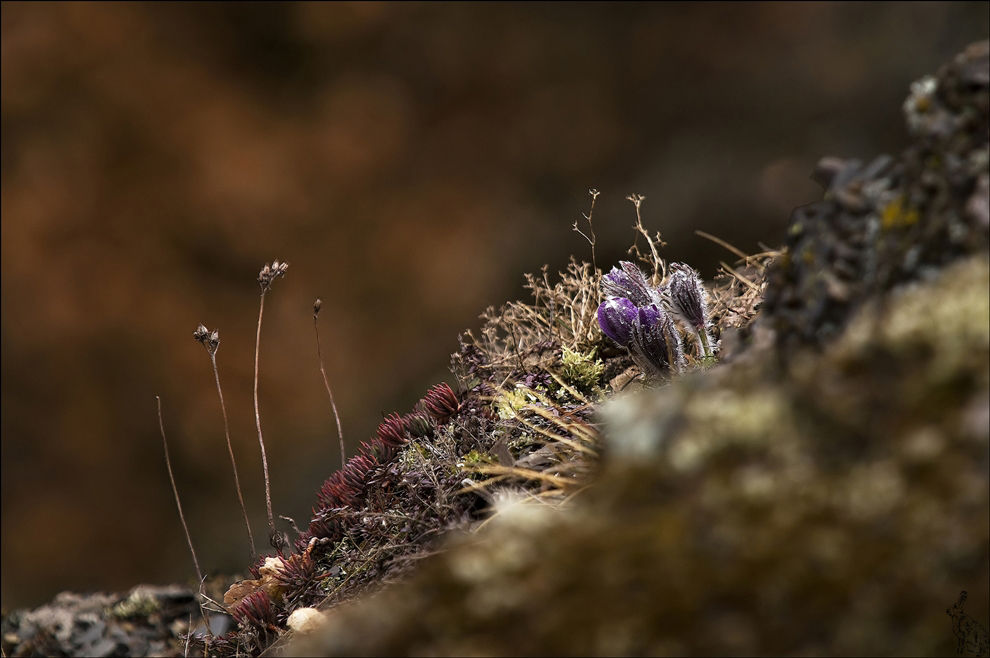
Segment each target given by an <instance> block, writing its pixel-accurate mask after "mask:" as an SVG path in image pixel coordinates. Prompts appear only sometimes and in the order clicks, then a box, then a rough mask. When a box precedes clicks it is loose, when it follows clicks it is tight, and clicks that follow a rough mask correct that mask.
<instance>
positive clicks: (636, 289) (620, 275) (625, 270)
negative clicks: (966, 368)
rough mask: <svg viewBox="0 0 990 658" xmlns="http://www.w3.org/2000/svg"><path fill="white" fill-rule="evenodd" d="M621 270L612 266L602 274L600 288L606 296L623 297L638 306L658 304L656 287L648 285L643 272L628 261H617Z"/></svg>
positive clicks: (658, 298) (658, 297) (658, 296)
mask: <svg viewBox="0 0 990 658" xmlns="http://www.w3.org/2000/svg"><path fill="white" fill-rule="evenodd" d="M619 266H620V267H621V268H622V269H621V270H620V269H619V268H617V267H613V268H612V271H611V272H609V273H608V274H606V275H604V276H602V282H601V289H602V292H603V293H604V294H605V295H606V296H608V297H625V298H626V299H628V300H629V301H631V302H632V303H633V304H635V305H636V306H639V307H645V306H649V305H650V304H656V305H658V306H659V305H660V295H659V293H658V292H657V290H656V288H654V287H653V286H652V285H650V282H649V281H647V279H646V276H645V275H644V274H643V272H642V271H641V270H640V269H639V268H638V267H636V265H635V264H633V263H630V262H629V261H625V260H623V261H619Z"/></svg>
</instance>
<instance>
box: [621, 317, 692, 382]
mask: <svg viewBox="0 0 990 658" xmlns="http://www.w3.org/2000/svg"><path fill="white" fill-rule="evenodd" d="M629 352H630V353H631V354H632V357H633V361H635V362H636V364H637V365H638V366H639V367H640V368H642V369H643V371H644V372H645V373H647V374H648V375H652V376H657V375H662V374H666V373H668V372H670V371H671V370H678V369H680V366H681V362H682V360H683V351H682V348H681V339H680V336H679V335H678V333H677V329H675V328H674V322H673V321H672V320H671V319H670V316H669V315H667V313H665V312H664V311H663V310H662V309H661V308H659V307H657V306H652V305H651V306H648V307H646V308H641V309H639V312H638V313H637V315H636V322H635V323H634V324H633V331H632V341H631V344H630V346H629Z"/></svg>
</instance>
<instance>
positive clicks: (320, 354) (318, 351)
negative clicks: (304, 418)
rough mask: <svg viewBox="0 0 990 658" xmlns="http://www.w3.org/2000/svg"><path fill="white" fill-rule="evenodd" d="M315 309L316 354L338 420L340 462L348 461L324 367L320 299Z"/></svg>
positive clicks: (335, 418) (335, 405)
mask: <svg viewBox="0 0 990 658" xmlns="http://www.w3.org/2000/svg"><path fill="white" fill-rule="evenodd" d="M316 301H317V305H316V306H315V307H314V309H315V310H314V311H313V327H314V328H315V329H316V355H317V356H318V357H319V359H320V374H322V375H323V385H324V386H326V388H327V395H329V396H330V406H331V408H333V418H334V420H335V421H337V438H338V439H340V463H341V465H343V464H346V463H347V453H346V450H345V449H344V430H343V429H342V428H341V426H340V414H338V413H337V404H336V403H335V402H334V401H333V391H331V390H330V382H329V381H328V380H327V371H326V370H324V369H323V350H322V348H321V346H320V325H319V322H318V321H317V316H318V315H319V301H320V300H319V299H317V300H316Z"/></svg>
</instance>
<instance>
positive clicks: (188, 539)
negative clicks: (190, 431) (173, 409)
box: [155, 395, 213, 636]
mask: <svg viewBox="0 0 990 658" xmlns="http://www.w3.org/2000/svg"><path fill="white" fill-rule="evenodd" d="M155 400H156V401H157V402H158V428H159V429H160V430H161V431H162V445H164V446H165V467H166V468H167V469H168V479H169V481H171V483H172V493H173V494H175V506H176V508H178V510H179V520H180V521H182V529H183V530H184V531H185V533H186V543H187V544H189V553H190V554H191V555H192V559H193V566H195V567H196V577H197V578H198V579H199V593H200V594H202V593H203V582H204V581H205V579H204V578H203V570H202V569H200V568H199V560H198V559H197V558H196V549H195V548H193V543H192V535H190V534H189V526H188V525H186V515H185V514H183V513H182V502H181V501H180V500H179V489H178V487H176V486H175V476H174V475H173V474H172V460H171V459H169V456H168V439H166V438H165V423H164V422H163V421H162V399H161V397H159V396H157V395H156V396H155ZM197 601H198V602H199V612H200V614H201V615H203V623H204V624H206V630H207V632H209V633H210V635H211V636H212V635H213V633H212V631H211V629H210V620H209V619H208V618H207V616H206V611H205V610H203V601H202V600H201V599H199V597H197ZM189 632H190V633H192V626H190V629H189Z"/></svg>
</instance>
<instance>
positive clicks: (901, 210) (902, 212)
mask: <svg viewBox="0 0 990 658" xmlns="http://www.w3.org/2000/svg"><path fill="white" fill-rule="evenodd" d="M919 219H921V214H920V213H919V212H918V209H917V208H909V207H907V206H906V205H905V203H904V197H903V196H898V197H897V198H895V199H894V200H893V201H891V202H890V203H888V204H887V206H886V207H885V208H884V209H883V214H882V216H881V223H882V224H883V227H884V228H885V229H888V230H889V229H894V228H902V227H906V226H913V225H915V224H917V223H918V220H919Z"/></svg>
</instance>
